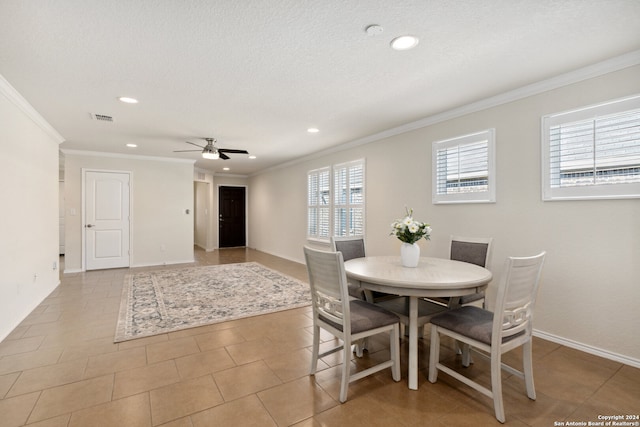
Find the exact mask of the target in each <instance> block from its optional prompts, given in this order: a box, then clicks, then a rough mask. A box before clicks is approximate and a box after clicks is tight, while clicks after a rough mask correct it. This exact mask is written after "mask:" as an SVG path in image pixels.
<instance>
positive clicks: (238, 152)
mask: <svg viewBox="0 0 640 427" xmlns="http://www.w3.org/2000/svg"><path fill="white" fill-rule="evenodd" d="M218 152H219V153H237V154H249V152H248V151H247V150H234V149H232V148H218Z"/></svg>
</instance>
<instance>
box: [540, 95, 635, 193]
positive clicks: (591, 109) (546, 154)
mask: <svg viewBox="0 0 640 427" xmlns="http://www.w3.org/2000/svg"><path fill="white" fill-rule="evenodd" d="M638 109H640V94H634V95H630V96H626V97H623V98H617V99H611V100H608V101H605V102H600V103H597V104H591V105H586V106H582V107H578V108H575V109H572V110H567V111H562V112H558V113H551V114H546V115H544V116H542V117H541V125H540V129H541V130H540V133H541V135H540V150H541V155H540V157H541V159H542V161H541V164H540V166H541V175H542V179H541V186H542V188H541V195H542V200H543V201H545V202H553V201H563V200H598V199H633V198H639V197H640V183H637V182H634V183H615V184H613V183H609V184H600V183H597V182H596V183H594V184H591V185H579V186H566V187H552V171H553V168H552V166H551V162H552V156H551V146H552V143H551V136H550V129H551V128H552V127H553V126H557V125H563V124H571V123H572V122H585V121H592V122H593V121H595V120H597V119H598V117H605V116H610V115H615V114H624V113H625V112H629V111H632V110H633V111H636V110H638ZM558 167H560V166H558ZM558 174H560V171H558ZM554 176H556V175H555V174H554Z"/></svg>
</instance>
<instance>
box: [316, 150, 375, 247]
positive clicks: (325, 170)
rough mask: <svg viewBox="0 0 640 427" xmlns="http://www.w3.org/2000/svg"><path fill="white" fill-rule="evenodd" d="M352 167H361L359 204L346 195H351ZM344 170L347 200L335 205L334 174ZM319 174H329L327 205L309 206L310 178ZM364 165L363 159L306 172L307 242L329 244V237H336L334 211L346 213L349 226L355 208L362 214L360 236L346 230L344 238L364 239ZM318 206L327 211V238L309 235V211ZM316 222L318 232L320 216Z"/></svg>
mask: <svg viewBox="0 0 640 427" xmlns="http://www.w3.org/2000/svg"><path fill="white" fill-rule="evenodd" d="M354 166H361V167H362V190H361V195H362V196H361V200H362V202H361V203H355V204H354V203H352V202H351V200H350V197H348V195H349V194H350V193H351V192H350V189H351V186H350V178H349V171H350V169H351V168H352V167H354ZM341 169H344V170H346V177H347V178H346V181H345V182H346V185H347V194H348V195H347V198H346V203H340V204H338V203H336V200H335V194H336V191H337V189H336V185H337V183H336V178H335V175H336V172H337V171H339V170H341ZM321 173H328V174H329V194H328V196H327V198H328V200H329V203H328V204H327V205H319V204H311V203H310V197H309V196H310V187H311V181H310V180H311V178H312V177H313V176H319V174H321ZM365 193H366V164H365V160H364V159H358V160H352V161H348V162H343V163H338V164H334V165H330V166H324V167H321V168H317V169H313V170H309V171H308V172H307V240H309V241H315V242H321V243H329V242H330V240H331V237H333V236H336V237H338V236H337V235H336V234H335V227H336V222H337V221H336V209H337V208H341V209H345V212H346V223H347V224H350V223H351V212H352V211H351V209H353V208H356V209H361V212H362V234H349V233H350V230H349V229H348V228H347V234H346V235H344V236H348V237H364V234H365V223H366V194H365ZM320 206H322V208H323V209H325V207H326V209H327V210H328V223H327V227H328V235H327V236H323V235H319V233H316V234H311V233H310V231H311V210H312V209H313V208H319V207H320ZM316 220H317V222H316V230H320V228H321V227H322V226H321V224H320V216H317V218H316ZM344 236H343V235H340V237H344Z"/></svg>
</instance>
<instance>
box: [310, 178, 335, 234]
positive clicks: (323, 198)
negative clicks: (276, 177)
mask: <svg viewBox="0 0 640 427" xmlns="http://www.w3.org/2000/svg"><path fill="white" fill-rule="evenodd" d="M329 178H330V170H329V168H322V169H316V170H313V171H310V172H309V173H308V174H307V236H308V237H310V238H315V239H328V238H329V211H330V203H331V191H330V189H331V187H330V181H329Z"/></svg>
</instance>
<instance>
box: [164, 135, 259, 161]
mask: <svg viewBox="0 0 640 427" xmlns="http://www.w3.org/2000/svg"><path fill="white" fill-rule="evenodd" d="M202 139H204V140H205V141H207V145H205V146H204V147H203V146H202V145H198V144H194V143H193V142H189V141H185V142H186V143H187V144H191V145H195V146H196V147H198V148H200V149H202V158H203V159H208V160H217V159H222V160H229V158H230V157H229V156H227V155H226V153H234V154H249V152H248V151H247V150H237V149H235V148H216V146H215V143H216V142H217V141H216V140H215V139H214V138H202ZM190 151H200V150H175V151H174V153H186V152H190Z"/></svg>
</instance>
